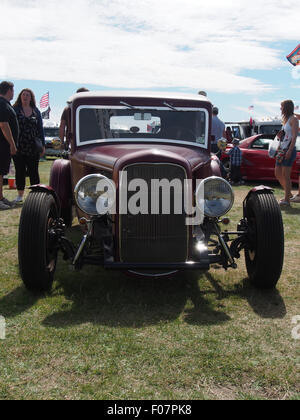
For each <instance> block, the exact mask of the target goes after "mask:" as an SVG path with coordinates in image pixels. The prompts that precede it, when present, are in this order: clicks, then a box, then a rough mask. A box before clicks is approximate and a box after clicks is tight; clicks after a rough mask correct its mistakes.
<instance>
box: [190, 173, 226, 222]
mask: <svg viewBox="0 0 300 420" xmlns="http://www.w3.org/2000/svg"><path fill="white" fill-rule="evenodd" d="M196 202H197V206H198V207H199V209H200V211H201V213H203V214H204V215H205V216H208V217H221V216H223V215H224V214H226V213H228V212H229V210H230V209H231V208H232V205H233V202H234V193H233V190H232V188H231V185H230V184H229V182H227V181H226V180H225V179H223V178H219V177H217V176H212V177H209V178H206V179H203V181H201V182H200V184H199V185H198V188H197V191H196Z"/></svg>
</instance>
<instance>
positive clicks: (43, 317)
mask: <svg viewBox="0 0 300 420" xmlns="http://www.w3.org/2000/svg"><path fill="white" fill-rule="evenodd" d="M50 165H51V163H50V162H42V163H41V165H40V168H41V174H42V181H43V182H44V183H48V176H49V168H50ZM252 185H254V184H251V185H250V184H249V185H246V186H242V187H236V188H235V192H236V203H235V206H234V208H233V210H232V211H231V213H230V217H231V218H232V220H233V223H232V226H231V227H232V229H234V228H235V224H236V222H237V220H238V219H239V218H240V217H241V214H242V200H243V198H244V197H245V195H246V194H247V191H248V190H249V189H250V188H251V187H252ZM274 188H275V194H276V196H277V197H278V198H279V197H280V196H281V194H282V192H281V191H280V189H278V188H277V186H276V184H275V185H274ZM14 195H15V192H13V191H6V196H7V197H8V198H13V196H14ZM299 215H300V205H296V204H293V206H292V209H291V210H287V211H284V212H283V219H284V225H285V235H286V254H285V266H284V270H283V274H282V277H281V279H280V281H279V283H278V287H277V290H275V291H269V292H261V291H257V290H255V289H254V288H253V287H251V285H250V284H249V282H248V280H247V274H246V270H245V265H244V261H243V258H241V260H240V261H238V269H237V270H228V271H227V272H226V271H224V270H223V269H218V268H213V269H211V270H210V271H209V273H207V274H202V275H201V274H199V273H189V274H179V275H177V276H176V277H175V278H173V279H168V280H141V279H133V278H130V277H127V276H125V275H124V274H123V273H116V272H113V273H112V272H106V271H104V270H103V269H100V268H97V267H85V268H84V269H83V270H82V271H81V272H74V271H71V270H70V269H69V266H68V263H67V262H64V261H62V260H60V261H59V264H58V270H57V275H56V281H55V283H54V287H53V290H52V292H51V293H49V294H46V295H43V296H38V297H37V296H33V295H32V294H30V293H29V292H28V291H26V289H25V288H24V287H23V285H22V282H21V279H20V277H19V274H18V262H17V230H18V220H19V216H20V209H14V210H11V211H8V212H1V213H0V249H1V254H2V258H1V260H0V280H1V283H0V315H3V316H4V317H5V318H6V322H7V329H6V334H7V335H6V340H1V341H0V372H1V373H0V399H190V400H193V399H300V378H299V367H300V341H299V340H294V339H293V338H292V335H291V332H292V328H293V327H294V326H293V325H292V318H293V317H294V316H296V315H300V307H299V296H300V267H299V250H300V239H299V236H300V223H299V222H300V218H299ZM72 229H73V231H74V232H73V233H72V234H73V235H75V236H76V227H75V226H74V227H73V228H72ZM266 263H267V264H270V265H271V264H272V261H268V262H266Z"/></svg>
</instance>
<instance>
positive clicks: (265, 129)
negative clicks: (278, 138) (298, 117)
mask: <svg viewBox="0 0 300 420" xmlns="http://www.w3.org/2000/svg"><path fill="white" fill-rule="evenodd" d="M281 127H282V126H281V125H274V124H273V125H261V126H260V127H259V133H260V134H274V135H276V134H277V133H278V131H280V130H281Z"/></svg>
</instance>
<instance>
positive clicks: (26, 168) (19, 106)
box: [13, 88, 45, 203]
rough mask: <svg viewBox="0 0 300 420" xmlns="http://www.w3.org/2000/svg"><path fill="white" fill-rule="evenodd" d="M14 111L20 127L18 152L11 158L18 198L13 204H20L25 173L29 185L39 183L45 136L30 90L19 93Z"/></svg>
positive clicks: (39, 114)
mask: <svg viewBox="0 0 300 420" xmlns="http://www.w3.org/2000/svg"><path fill="white" fill-rule="evenodd" d="M14 109H15V111H16V114H17V118H18V122H19V127H20V133H19V138H18V142H17V148H18V152H17V154H16V155H15V156H14V158H13V160H14V164H15V169H16V186H17V190H18V197H17V198H16V200H15V202H16V203H21V202H22V201H23V196H24V189H25V184H26V173H28V175H29V178H30V184H31V185H36V184H39V183H40V176H39V160H40V157H41V156H44V154H45V136H44V129H43V120H42V116H41V113H40V111H39V110H38V108H37V107H36V101H35V96H34V93H33V91H32V90H30V89H27V88H26V89H23V90H22V91H21V92H20V94H19V96H18V98H17V100H16V102H15V104H14ZM36 141H39V142H40V143H41V145H42V147H43V150H42V152H41V151H40V150H38V148H37V145H36Z"/></svg>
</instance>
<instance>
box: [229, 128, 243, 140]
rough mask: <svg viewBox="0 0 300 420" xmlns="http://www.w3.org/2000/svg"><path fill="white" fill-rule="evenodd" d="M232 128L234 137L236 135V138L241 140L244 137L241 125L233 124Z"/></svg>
mask: <svg viewBox="0 0 300 420" xmlns="http://www.w3.org/2000/svg"><path fill="white" fill-rule="evenodd" d="M231 130H232V135H233V137H235V138H236V139H239V140H241V138H242V137H241V130H240V127H239V126H238V125H233V126H232V129H231Z"/></svg>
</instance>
